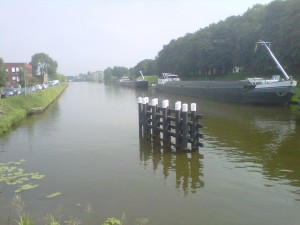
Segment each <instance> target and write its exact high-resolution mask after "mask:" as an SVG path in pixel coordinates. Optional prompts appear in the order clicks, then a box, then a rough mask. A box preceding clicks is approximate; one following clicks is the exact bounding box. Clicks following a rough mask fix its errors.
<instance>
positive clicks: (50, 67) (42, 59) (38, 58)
mask: <svg viewBox="0 0 300 225" xmlns="http://www.w3.org/2000/svg"><path fill="white" fill-rule="evenodd" d="M29 64H31V65H32V75H33V76H32V79H31V80H29V81H28V83H29V85H34V84H37V83H38V82H39V81H38V79H37V76H39V75H42V76H44V75H45V74H47V75H48V78H49V80H56V79H59V78H62V77H64V75H62V74H58V73H57V67H58V63H57V62H56V61H55V60H54V59H52V58H51V57H50V56H49V55H48V54H45V53H36V54H34V55H33V56H32V57H31V61H30V63H29ZM18 75H19V78H20V82H19V83H20V85H21V86H22V87H24V84H25V81H24V80H25V78H24V76H25V73H24V71H22V70H20V71H19V72H18ZM6 81H7V73H6V71H5V68H4V62H3V59H2V58H0V87H3V86H5V85H6Z"/></svg>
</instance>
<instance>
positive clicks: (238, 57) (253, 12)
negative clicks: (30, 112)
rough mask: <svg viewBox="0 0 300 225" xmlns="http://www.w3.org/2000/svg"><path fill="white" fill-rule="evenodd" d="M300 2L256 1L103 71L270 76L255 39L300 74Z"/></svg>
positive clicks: (290, 70) (110, 74) (291, 71)
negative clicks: (150, 55) (132, 62)
mask: <svg viewBox="0 0 300 225" xmlns="http://www.w3.org/2000/svg"><path fill="white" fill-rule="evenodd" d="M299 28H300V1H299V0H285V1H282V0H275V1H273V2H271V3H269V4H267V5H261V4H257V5H254V6H253V7H252V8H249V9H248V10H247V11H246V12H245V13H244V14H243V15H240V16H231V17H228V18H227V19H225V20H223V21H220V22H218V23H214V24H211V25H209V26H207V27H205V28H202V29H199V30H198V31H196V32H195V33H188V34H186V35H185V36H184V37H180V38H178V39H176V40H171V41H170V43H169V44H167V45H164V46H163V49H162V50H161V51H159V52H158V55H157V56H156V57H155V59H154V60H152V59H146V60H143V61H141V62H139V63H138V64H137V65H136V66H134V67H133V68H129V69H128V68H125V67H118V66H115V67H113V68H107V69H106V70H104V75H105V79H111V77H113V78H118V77H120V76H122V75H124V74H125V75H129V76H131V77H137V76H139V71H140V70H142V71H143V72H144V74H145V75H158V74H159V73H162V72H171V73H174V74H178V75H180V76H181V77H182V78H186V79H188V78H189V77H190V78H195V77H197V78H200V79H201V78H204V77H205V78H207V77H214V76H222V75H225V74H229V73H232V71H233V69H234V68H239V71H242V72H244V73H246V74H251V75H256V76H268V75H272V74H276V73H277V74H278V73H279V71H278V70H277V69H276V66H275V64H274V62H273V61H272V59H271V58H270V57H269V55H268V53H267V51H266V49H264V48H263V47H262V46H261V47H259V46H258V48H257V50H256V51H254V50H255V46H256V43H257V41H259V40H264V41H268V42H271V49H272V51H273V53H274V54H275V55H276V57H277V59H278V60H279V61H280V63H281V64H282V66H283V67H284V68H285V70H286V71H287V72H288V74H292V75H299V74H300V38H299V37H300V29H299Z"/></svg>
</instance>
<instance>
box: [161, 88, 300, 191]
mask: <svg viewBox="0 0 300 225" xmlns="http://www.w3.org/2000/svg"><path fill="white" fill-rule="evenodd" d="M160 97H161V98H166V99H170V105H172V104H174V102H176V101H177V100H180V101H182V102H184V103H191V102H195V103H197V106H199V109H198V110H197V113H201V114H203V115H204V119H203V120H202V123H203V125H204V128H203V134H204V146H205V147H204V149H205V152H214V153H215V154H219V155H222V156H225V157H226V158H227V160H228V161H229V162H231V163H233V169H234V168H244V169H246V170H247V171H248V172H253V171H256V172H258V173H260V174H262V175H263V176H264V178H266V181H265V182H266V184H265V185H266V186H268V185H270V184H269V183H268V181H275V182H278V183H280V184H285V185H291V186H292V187H293V188H292V190H291V192H293V193H297V194H300V170H299V165H300V138H299V134H300V121H299V114H298V112H297V110H295V108H297V106H286V107H262V106H251V105H242V104H230V103H223V102H218V101H207V100H204V99H195V98H190V97H186V96H176V95H170V94H164V96H160ZM295 189H296V190H295Z"/></svg>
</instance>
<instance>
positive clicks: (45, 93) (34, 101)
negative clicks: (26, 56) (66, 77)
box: [0, 83, 68, 135]
mask: <svg viewBox="0 0 300 225" xmlns="http://www.w3.org/2000/svg"><path fill="white" fill-rule="evenodd" d="M67 86H68V84H67V83H62V84H60V85H57V86H52V87H50V88H48V89H45V90H42V91H37V92H34V93H32V94H30V95H26V96H25V95H20V96H11V97H7V98H3V99H0V135H1V134H3V133H5V132H7V131H8V130H9V129H10V128H11V127H13V126H15V125H17V124H18V123H19V122H20V121H21V120H22V119H24V118H25V117H26V116H27V115H30V114H32V113H34V111H35V110H37V109H38V110H39V111H43V110H44V109H45V108H47V107H48V106H49V105H50V104H51V103H52V102H53V101H54V100H55V99H56V98H57V97H58V96H59V95H60V94H61V93H62V92H63V91H64V90H65V89H66V88H67Z"/></svg>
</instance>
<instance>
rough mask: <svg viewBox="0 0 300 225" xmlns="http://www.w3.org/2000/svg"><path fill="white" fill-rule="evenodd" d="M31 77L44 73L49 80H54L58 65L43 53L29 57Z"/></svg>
mask: <svg viewBox="0 0 300 225" xmlns="http://www.w3.org/2000/svg"><path fill="white" fill-rule="evenodd" d="M30 64H31V65H32V73H33V76H37V75H45V74H46V73H47V74H48V76H49V77H50V79H54V77H53V76H54V75H55V74H56V71H57V67H58V64H57V62H56V61H55V60H53V59H52V58H51V57H50V56H49V55H47V54H45V53H36V54H34V55H33V56H32V57H31V62H30Z"/></svg>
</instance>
